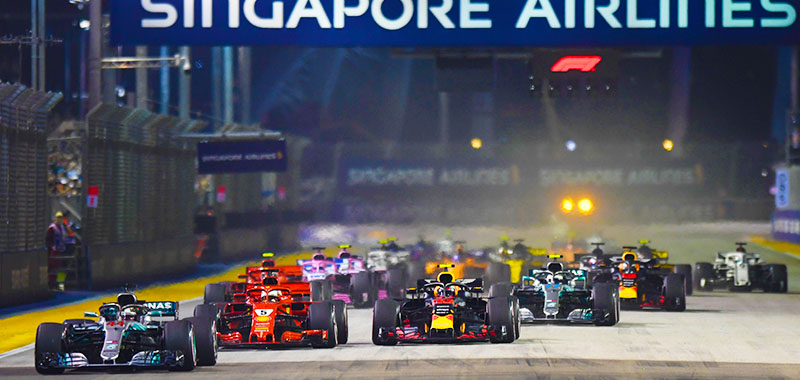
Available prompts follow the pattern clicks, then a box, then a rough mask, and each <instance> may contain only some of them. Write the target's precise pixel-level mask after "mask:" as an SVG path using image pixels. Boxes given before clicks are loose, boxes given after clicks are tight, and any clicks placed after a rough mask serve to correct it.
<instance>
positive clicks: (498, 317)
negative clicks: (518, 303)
mask: <svg viewBox="0 0 800 380" xmlns="http://www.w3.org/2000/svg"><path fill="white" fill-rule="evenodd" d="M515 298H516V297H497V298H490V299H489V302H488V303H487V306H486V307H487V309H489V310H488V311H489V325H490V326H491V327H492V328H493V329H494V330H495V331H498V333H497V335H494V336H492V335H490V336H489V341H490V342H492V343H512V342H514V340H515V339H516V333H515V331H514V329H515V326H516V325H517V323H516V321H515V320H514V319H515V315H514V299H515ZM503 330H505V334H502V331H503Z"/></svg>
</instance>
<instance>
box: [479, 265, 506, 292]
mask: <svg viewBox="0 0 800 380" xmlns="http://www.w3.org/2000/svg"><path fill="white" fill-rule="evenodd" d="M484 282H485V285H489V286H491V285H493V284H498V283H502V282H508V283H510V282H511V267H509V266H508V264H503V263H489V265H488V266H486V272H485V275H484Z"/></svg>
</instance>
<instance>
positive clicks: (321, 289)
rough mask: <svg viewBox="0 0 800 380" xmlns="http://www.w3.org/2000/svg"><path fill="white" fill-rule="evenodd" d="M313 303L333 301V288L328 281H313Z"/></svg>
mask: <svg viewBox="0 0 800 380" xmlns="http://www.w3.org/2000/svg"><path fill="white" fill-rule="evenodd" d="M310 286H311V301H313V302H322V301H329V300H332V299H333V287H332V286H331V282H330V281H328V280H319V281H311V285H310Z"/></svg>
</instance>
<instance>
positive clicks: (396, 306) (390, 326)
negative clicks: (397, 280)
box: [372, 298, 400, 346]
mask: <svg viewBox="0 0 800 380" xmlns="http://www.w3.org/2000/svg"><path fill="white" fill-rule="evenodd" d="M399 315H400V303H398V302H397V301H395V300H393V299H390V298H384V299H380V300H377V301H376V302H375V306H373V308H372V343H373V344H375V345H378V346H394V345H396V344H397V339H395V338H386V339H381V337H380V334H379V333H380V329H381V328H383V329H384V330H386V331H395V330H396V329H397V319H398V316H399Z"/></svg>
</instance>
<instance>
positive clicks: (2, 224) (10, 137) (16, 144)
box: [0, 82, 62, 307]
mask: <svg viewBox="0 0 800 380" xmlns="http://www.w3.org/2000/svg"><path fill="white" fill-rule="evenodd" d="M61 98H62V96H61V94H53V93H49V92H39V91H35V90H32V89H29V88H27V87H25V86H22V85H16V84H8V83H2V82H0V307H3V306H11V305H16V304H20V303H25V302H32V301H36V300H39V299H42V298H45V297H47V296H48V294H49V292H48V284H47V252H46V251H45V250H44V234H45V229H46V228H47V223H48V220H49V216H48V215H46V213H47V198H46V197H47V133H48V132H49V131H50V130H51V129H52V124H53V123H52V117H51V116H52V115H51V112H52V110H53V108H54V107H55V106H56V105H57V104H58V102H59V101H60V100H61Z"/></svg>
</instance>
